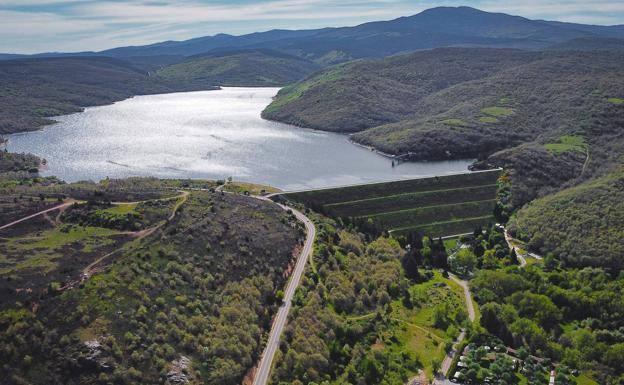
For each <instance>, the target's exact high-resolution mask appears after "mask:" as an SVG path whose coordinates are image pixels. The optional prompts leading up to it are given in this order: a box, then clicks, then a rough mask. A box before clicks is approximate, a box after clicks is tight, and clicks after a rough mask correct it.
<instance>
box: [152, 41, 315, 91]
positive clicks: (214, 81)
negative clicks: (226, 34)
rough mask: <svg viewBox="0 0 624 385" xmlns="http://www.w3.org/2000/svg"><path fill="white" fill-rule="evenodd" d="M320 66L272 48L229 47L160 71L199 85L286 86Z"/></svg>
mask: <svg viewBox="0 0 624 385" xmlns="http://www.w3.org/2000/svg"><path fill="white" fill-rule="evenodd" d="M319 68H320V66H318V65H317V64H314V63H312V62H309V61H307V60H304V59H301V58H298V57H295V56H290V55H286V54H283V53H280V52H277V51H271V50H240V51H226V52H221V53H212V54H205V55H198V56H193V57H190V58H189V59H187V60H185V61H184V62H182V63H178V64H174V65H171V66H168V67H165V68H163V69H161V70H159V71H157V72H156V75H157V76H158V77H160V78H162V79H165V80H167V81H171V82H177V81H182V82H188V83H192V84H195V85H196V86H199V87H201V86H214V85H220V86H282V85H285V84H288V83H292V82H295V81H297V80H300V79H302V78H304V77H305V76H306V75H308V74H310V73H312V72H314V71H316V70H318V69H319Z"/></svg>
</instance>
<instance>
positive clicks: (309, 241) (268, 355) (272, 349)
mask: <svg viewBox="0 0 624 385" xmlns="http://www.w3.org/2000/svg"><path fill="white" fill-rule="evenodd" d="M255 198H257V199H261V200H266V201H271V200H270V199H269V198H266V197H259V196H256V197H255ZM271 202H273V201H271ZM273 203H275V202H273ZM275 204H276V205H278V206H280V207H281V208H283V209H284V210H291V211H292V212H293V214H294V215H295V217H297V219H298V220H299V221H300V222H303V223H304V224H305V227H306V233H307V234H306V240H305V243H304V245H303V249H302V250H301V254H299V257H298V258H297V263H296V265H295V269H294V270H293V273H292V275H291V276H290V280H289V281H288V284H287V286H286V290H285V291H284V301H283V304H282V306H280V308H279V310H278V311H277V316H276V317H275V320H274V321H273V326H272V327H271V332H270V333H269V339H268V341H267V345H266V347H265V349H264V352H263V353H262V358H261V359H260V364H259V365H258V369H257V370H256V373H255V377H254V381H253V385H266V384H267V383H268V380H269V374H270V373H271V367H272V365H273V358H274V357H275V353H276V352H277V349H278V348H279V342H280V337H281V335H282V333H283V332H284V327H285V326H286V321H287V320H288V313H289V312H290V308H291V307H292V299H293V296H294V294H295V290H296V289H297V287H298V286H299V282H300V281H301V276H302V275H303V271H304V269H305V265H306V263H307V261H308V258H310V257H311V256H312V251H313V250H314V238H315V237H316V229H315V228H314V223H312V221H311V220H310V219H309V218H308V217H306V216H305V215H304V214H303V213H301V212H300V211H297V210H295V209H293V208H291V207H288V206H285V205H282V204H280V203H275Z"/></svg>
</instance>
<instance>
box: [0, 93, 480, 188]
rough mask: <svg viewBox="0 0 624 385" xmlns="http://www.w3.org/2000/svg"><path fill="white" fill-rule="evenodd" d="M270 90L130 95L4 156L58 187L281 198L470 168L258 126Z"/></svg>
mask: <svg viewBox="0 0 624 385" xmlns="http://www.w3.org/2000/svg"><path fill="white" fill-rule="evenodd" d="M278 90H279V89H278V88H223V89H222V90H219V91H200V92H185V93H174V94H162V95H148V96H137V97H134V98H131V99H127V100H124V101H121V102H118V103H115V104H112V105H108V106H100V107H90V108H87V109H86V110H85V111H84V112H80V113H76V114H72V115H66V116H60V117H57V118H55V120H56V121H57V122H58V123H55V124H52V125H49V126H46V127H45V128H43V129H42V130H39V131H35V132H28V133H23V134H15V135H10V136H9V145H8V149H9V151H12V152H30V153H33V154H35V155H38V156H40V157H42V158H44V159H46V160H47V163H48V167H47V169H46V170H44V171H43V172H42V173H43V175H55V176H58V177H59V178H61V179H63V180H65V181H67V182H75V181H79V180H93V181H98V180H100V179H103V178H106V177H110V178H123V177H128V176H155V177H159V178H195V179H224V178H227V177H230V176H231V177H232V178H233V179H234V180H238V181H246V182H255V183H262V184H268V185H272V186H275V187H278V188H281V189H284V190H295V189H304V188H319V187H329V186H339V185H347V184H356V183H366V182H378V181H386V180H395V179H405V178H413V177H418V176H427V175H443V174H448V173H457V172H464V171H467V167H468V165H469V164H470V163H471V161H470V160H455V161H440V162H406V163H401V164H400V165H398V166H396V167H392V163H391V160H390V159H388V158H386V157H384V156H382V155H379V154H377V153H375V152H372V151H370V150H368V149H365V148H362V147H359V146H356V145H353V144H352V143H350V142H349V139H348V137H347V136H346V135H340V134H335V133H328V132H321V131H315V130H309V129H305V128H299V127H293V126H290V125H286V124H281V123H276V122H270V121H266V120H263V119H262V118H261V117H260V113H261V112H262V110H263V109H264V108H265V107H266V106H267V105H268V104H269V103H270V102H271V99H272V97H273V96H275V94H276V93H277V91H278Z"/></svg>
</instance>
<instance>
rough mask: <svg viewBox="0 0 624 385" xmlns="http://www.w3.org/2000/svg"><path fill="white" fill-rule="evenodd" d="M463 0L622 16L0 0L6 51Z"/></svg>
mask: <svg viewBox="0 0 624 385" xmlns="http://www.w3.org/2000/svg"><path fill="white" fill-rule="evenodd" d="M461 4H465V5H466V4H467V5H472V6H474V7H477V8H481V9H484V10H487V11H495V12H505V13H510V14H518V15H522V16H526V17H530V18H541V19H552V20H561V21H572V22H584V23H595V24H617V23H623V22H624V20H623V18H624V1H621V0H618V1H615V0H596V1H593V2H592V1H581V0H525V1H520V2H517V1H514V2H512V1H497V0H464V1H453V0H437V1H434V0H370V1H366V0H342V1H334V0H258V1H246V2H244V3H236V2H234V1H229V2H227V1H224V0H220V1H219V2H215V1H210V0H158V1H150V0H126V1H114V0H104V1H96V0H0V52H40V51H50V50H63V51H74V50H100V49H105V48H110V47H114V46H120V45H135V44H147V43H152V42H157V41H161V40H181V39H187V38H191V37H197V36H204V35H210V34H215V33H219V32H224V33H233V34H242V33H249V32H254V31H263V30H268V29H272V28H292V29H303V28H317V27H325V26H341V25H353V24H357V23H361V22H365V21H371V20H381V19H391V18H394V17H398V16H405V15H411V14H415V13H417V12H419V11H422V10H424V9H426V8H430V7H434V6H438V5H461ZM25 7H26V8H25ZM26 9H27V10H26Z"/></svg>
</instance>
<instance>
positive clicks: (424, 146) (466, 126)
mask: <svg viewBox="0 0 624 385" xmlns="http://www.w3.org/2000/svg"><path fill="white" fill-rule="evenodd" d="M623 61H624V55H623V54H622V53H611V52H592V53H583V52H527V51H515V50H497V49H463V48H445V49H437V50H432V51H425V52H418V53H414V54H409V55H403V56H398V57H391V58H387V59H383V60H378V61H359V62H354V63H348V64H344V65H341V66H337V67H332V68H329V69H327V70H325V71H323V72H320V73H318V74H316V75H315V76H312V77H311V78H308V79H306V80H305V81H302V82H300V83H297V84H295V85H293V86H290V87H287V88H284V89H283V90H282V91H281V92H280V93H279V94H278V97H277V99H276V100H275V101H274V102H273V103H272V104H271V105H270V106H269V107H267V109H266V110H265V111H264V112H263V116H264V117H265V118H268V119H273V120H278V121H282V122H287V123H293V124H297V125H301V126H307V127H312V128H316V129H324V130H332V131H333V130H337V131H344V132H354V131H360V132H358V133H356V134H355V135H354V136H353V137H352V138H353V140H355V141H356V142H360V143H363V144H366V145H371V146H374V147H376V148H378V149H381V150H383V151H385V152H389V153H393V154H405V153H410V157H411V158H412V159H424V160H434V159H456V158H478V159H481V160H482V162H481V164H480V165H481V166H483V167H489V166H504V167H506V168H508V169H511V170H512V174H513V176H514V177H515V178H514V184H513V189H514V193H513V194H512V195H513V197H514V204H515V205H517V206H519V205H521V204H522V203H524V202H527V201H529V200H531V199H533V198H535V197H536V196H538V195H539V194H540V193H545V192H550V191H553V190H554V189H557V188H559V187H560V186H562V185H563V184H564V183H566V182H567V181H569V180H571V179H575V178H577V177H579V176H581V175H582V177H583V178H586V177H590V176H592V175H598V174H600V173H602V172H604V171H605V170H608V169H609V168H610V166H611V165H612V164H613V163H614V162H617V157H618V156H619V155H618V154H622V153H624V132H623V131H622V127H623V122H624V104H623V102H624V100H623V99H622V97H624V94H623V93H622V90H623V89H624V67H622V65H621V63H622V62H623ZM498 151H502V152H498ZM588 151H589V153H590V156H589V158H588V155H587V154H588ZM586 161H587V162H586Z"/></svg>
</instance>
